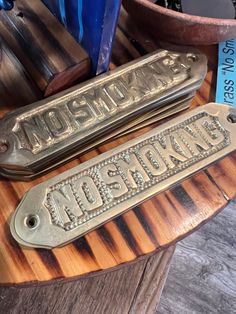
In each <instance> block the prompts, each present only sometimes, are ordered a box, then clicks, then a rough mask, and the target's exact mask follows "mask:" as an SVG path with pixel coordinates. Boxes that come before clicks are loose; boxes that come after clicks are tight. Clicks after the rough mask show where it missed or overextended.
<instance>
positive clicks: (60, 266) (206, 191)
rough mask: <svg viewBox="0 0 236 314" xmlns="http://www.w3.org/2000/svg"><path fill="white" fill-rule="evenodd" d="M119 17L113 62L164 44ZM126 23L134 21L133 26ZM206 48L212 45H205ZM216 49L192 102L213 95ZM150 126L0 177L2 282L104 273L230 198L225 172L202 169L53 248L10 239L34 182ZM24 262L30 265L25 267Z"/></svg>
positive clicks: (170, 239)
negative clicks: (34, 175) (26, 173)
mask: <svg viewBox="0 0 236 314" xmlns="http://www.w3.org/2000/svg"><path fill="white" fill-rule="evenodd" d="M126 19H127V17H126ZM121 21H122V27H121V28H120V29H119V30H118V32H117V40H116V42H115V45H114V53H113V59H112V63H111V67H113V68H114V67H116V66H118V65H120V64H122V63H125V62H127V61H129V60H132V59H133V58H134V57H137V56H138V55H141V54H144V53H146V52H147V51H151V50H155V49H156V48H157V47H158V46H159V45H160V44H157V42H156V41H155V40H154V39H153V38H152V37H147V35H143V34H142V33H141V31H138V32H136V33H137V34H139V36H138V39H137V40H136V39H135V38H134V37H133V35H132V34H133V33H134V31H133V29H134V25H133V24H129V23H128V21H127V20H125V19H124V17H123V16H122V20H121ZM128 25H132V28H131V30H130V29H129V27H128ZM161 45H163V44H161ZM204 49H205V51H206V52H207V51H208V49H207V48H204ZM215 54H216V49H215V47H209V58H210V62H209V71H208V74H207V76H206V80H205V82H204V83H203V85H202V87H201V88H200V90H199V91H198V92H197V94H196V97H195V99H194V101H193V102H192V107H194V106H199V105H202V104H204V103H207V102H209V101H212V100H213V95H214V90H212V89H214V84H215V76H216V72H215V62H216V61H215V60H216V59H215V57H214V56H215ZM211 55H213V57H211ZM212 86H213V87H212ZM152 127H153V126H149V127H146V128H145V129H142V130H139V131H137V132H135V133H132V134H129V135H127V136H125V137H122V138H119V139H116V140H113V141H111V142H109V143H106V144H104V145H100V146H99V147H98V148H97V149H96V150H93V151H91V152H89V153H87V154H84V155H83V156H81V157H79V158H77V159H75V160H74V161H71V162H70V163H67V164H66V165H64V166H62V167H60V168H58V169H56V170H54V171H52V172H51V173H49V174H47V175H45V176H43V177H41V178H38V179H36V180H34V181H32V182H28V183H22V182H9V181H5V180H2V181H1V182H0V197H1V199H2V200H4V201H3V202H1V203H0V221H1V226H3V227H2V228H0V230H1V231H0V255H1V265H2V267H0V283H1V284H27V283H29V282H30V281H34V282H44V281H49V280H53V279H59V278H60V279H62V278H66V279H69V278H75V277H79V276H85V275H90V274H91V273H92V274H94V273H100V272H101V271H102V270H104V271H108V270H111V269H114V268H115V267H118V266H120V265H124V264H125V263H127V262H134V261H137V260H138V259H139V258H141V257H144V256H147V254H153V253H155V252H158V251H160V250H161V249H164V248H166V247H167V246H169V245H171V244H172V243H174V242H176V241H178V240H179V239H181V238H183V237H184V236H186V235H188V234H189V233H190V232H192V231H193V230H195V229H196V228H198V227H199V226H200V225H201V224H203V223H205V222H206V221H208V220H209V219H210V218H211V217H212V216H214V215H215V214H216V213H217V212H219V211H220V210H221V209H222V208H223V207H224V206H225V205H226V204H227V203H228V200H229V198H230V196H228V195H226V192H225V191H224V189H223V183H224V182H223V181H222V180H223V179H222V176H221V181H222V182H223V183H222V184H220V179H219V176H218V177H217V176H215V175H214V173H211V174H210V172H206V171H202V172H200V173H198V174H197V175H195V176H194V177H192V178H191V179H188V180H185V181H184V182H183V183H182V184H180V185H179V186H176V187H174V188H172V189H170V190H169V191H166V192H164V193H162V194H160V195H159V196H156V197H154V198H152V199H151V200H149V201H147V202H145V203H143V204H142V205H140V206H139V207H137V208H134V209H133V210H130V211H129V212H127V213H126V214H124V215H122V216H120V217H118V218H116V219H114V220H113V221H111V222H109V223H107V224H105V225H104V226H102V227H101V228H99V229H97V230H95V231H93V232H90V233H89V234H87V235H86V236H85V237H82V238H80V239H78V240H76V241H74V242H73V243H72V244H69V245H67V246H65V247H63V248H57V249H54V250H52V251H47V250H39V249H38V250H29V249H24V248H20V247H19V246H18V245H17V244H16V243H15V242H14V241H13V240H12V239H11V237H10V234H9V228H8V223H9V218H10V215H11V213H12V212H13V211H14V209H15V207H16V205H17V203H18V202H19V201H20V199H21V197H22V196H23V194H24V193H25V192H26V191H27V190H28V189H29V188H30V187H32V186H34V185H35V184H37V183H40V182H42V181H44V180H46V179H47V178H49V177H52V176H54V175H56V174H58V173H61V172H63V171H65V170H67V169H70V168H71V167H74V166H76V165H77V164H79V163H81V162H83V161H85V160H88V159H90V158H92V157H94V156H96V155H97V154H99V153H101V152H103V151H107V150H109V149H111V148H112V147H115V146H117V145H119V144H121V143H124V142H126V141H127V140H128V139H131V138H133V137H136V136H138V135H141V134H142V133H144V132H146V131H148V130H149V129H150V128H152ZM232 156H233V155H232ZM229 158H231V159H232V158H233V157H229ZM225 160H227V159H225ZM231 161H232V160H231ZM231 164H232V163H231ZM231 166H232V168H230V169H231V176H232V178H233V176H235V177H236V169H235V168H234V167H233V165H231ZM226 181H227V179H226ZM227 182H229V181H227ZM224 184H226V183H224ZM225 189H226V188H225ZM234 189H235V191H236V186H234V187H232V192H231V195H233V192H234ZM36 265H37V266H36ZM23 267H25V269H26V271H22V269H23Z"/></svg>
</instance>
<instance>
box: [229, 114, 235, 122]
mask: <svg viewBox="0 0 236 314" xmlns="http://www.w3.org/2000/svg"><path fill="white" fill-rule="evenodd" d="M227 120H228V121H229V122H230V123H236V115H235V114H233V113H230V114H229V115H228V117H227Z"/></svg>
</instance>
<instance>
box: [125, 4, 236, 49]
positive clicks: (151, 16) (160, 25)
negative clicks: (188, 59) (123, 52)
mask: <svg viewBox="0 0 236 314" xmlns="http://www.w3.org/2000/svg"><path fill="white" fill-rule="evenodd" d="M123 5H124V7H125V9H126V11H127V12H128V13H129V14H130V15H131V16H132V17H133V18H134V19H135V20H136V21H137V22H138V23H139V24H141V25H142V26H143V27H144V28H147V29H148V30H149V31H150V32H151V33H152V34H153V35H154V36H155V37H157V38H159V39H161V40H165V41H169V42H171V43H177V44H184V45H207V44H214V43H218V42H221V41H225V40H228V39H232V38H236V20H233V19H215V18H208V17H201V16H195V15H189V14H183V13H179V12H175V11H172V10H169V9H165V8H163V7H161V6H159V5H156V4H154V3H152V2H151V0H123Z"/></svg>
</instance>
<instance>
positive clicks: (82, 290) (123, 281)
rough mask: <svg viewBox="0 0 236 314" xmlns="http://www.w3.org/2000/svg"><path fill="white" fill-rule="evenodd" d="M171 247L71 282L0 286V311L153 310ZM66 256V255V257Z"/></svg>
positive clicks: (127, 312)
mask: <svg viewBox="0 0 236 314" xmlns="http://www.w3.org/2000/svg"><path fill="white" fill-rule="evenodd" d="M173 252H174V247H170V248H169V249H168V250H165V251H163V252H161V253H160V254H159V255H154V256H153V257H146V258H145V259H143V260H142V261H140V262H139V263H134V264H132V265H127V266H126V267H122V268H121V269H119V270H117V271H114V272H109V273H106V274H102V275H100V276H96V277H94V276H93V277H92V278H86V279H84V280H83V279H82V280H78V281H72V282H58V283H54V285H53V287H52V286H51V285H42V286H40V287H39V286H36V287H33V286H30V287H23V288H21V287H17V289H16V288H15V287H0V312H1V313H4V314H18V313H22V314H23V313H24V314H28V313H29V314H38V313H39V309H40V312H41V313H45V314H46V313H60V314H62V313H63V314H64V313H65V314H66V313H70V314H77V313H83V314H90V313H109V314H112V313H114V314H117V313H120V314H133V313H134V314H136V313H154V312H155V309H156V306H157V304H158V302H159V299H160V295H161V292H162V289H163V286H164V284H165V281H166V277H167V274H168V270H169V264H170V261H171V258H172V255H173ZM67 258H68V259H69V256H68V257H67Z"/></svg>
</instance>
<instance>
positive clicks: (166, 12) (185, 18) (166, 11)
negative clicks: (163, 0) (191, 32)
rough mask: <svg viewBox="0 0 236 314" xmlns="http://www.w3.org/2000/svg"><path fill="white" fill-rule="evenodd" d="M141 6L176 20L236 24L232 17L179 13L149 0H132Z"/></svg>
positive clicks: (225, 24) (193, 22)
mask: <svg viewBox="0 0 236 314" xmlns="http://www.w3.org/2000/svg"><path fill="white" fill-rule="evenodd" d="M133 1H135V2H137V3H139V4H141V5H143V6H146V7H147V8H149V9H151V10H152V11H155V12H158V13H160V14H163V15H165V16H168V17H171V18H175V19H178V20H182V21H184V22H186V21H188V22H191V23H192V24H195V23H196V24H203V25H216V26H222V25H224V26H227V25H228V26H232V25H234V26H235V25H236V20H234V19H216V18H212V17H202V16H197V15H190V14H185V13H179V12H176V11H173V10H170V9H166V8H163V7H162V6H160V5H157V4H155V3H152V2H151V1H149V0H133Z"/></svg>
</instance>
